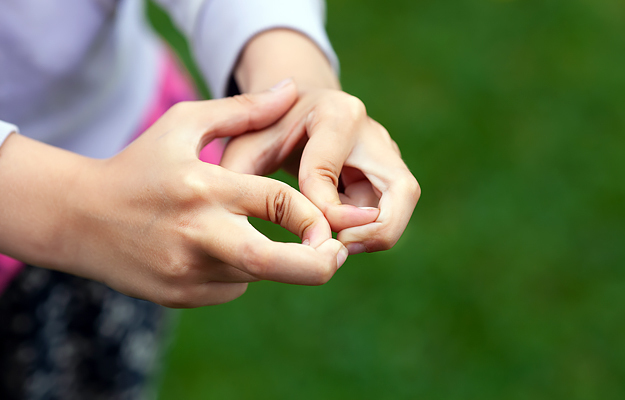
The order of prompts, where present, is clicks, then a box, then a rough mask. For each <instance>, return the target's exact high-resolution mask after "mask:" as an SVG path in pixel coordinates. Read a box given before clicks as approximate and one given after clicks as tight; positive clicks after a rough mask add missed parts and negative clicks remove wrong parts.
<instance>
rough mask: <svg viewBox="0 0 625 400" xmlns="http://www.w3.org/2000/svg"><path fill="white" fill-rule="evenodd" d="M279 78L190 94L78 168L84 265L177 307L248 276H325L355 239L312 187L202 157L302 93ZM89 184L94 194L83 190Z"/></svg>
mask: <svg viewBox="0 0 625 400" xmlns="http://www.w3.org/2000/svg"><path fill="white" fill-rule="evenodd" d="M296 98H297V90H296V88H295V84H294V83H292V82H289V83H286V86H283V87H282V88H280V89H277V90H275V91H267V92H263V93H259V94H256V95H244V96H239V97H235V98H228V99H223V100H215V101H205V102H194V103H180V104H178V105H176V106H174V107H173V108H172V109H171V110H169V111H168V112H167V113H166V114H165V115H164V116H163V117H162V118H161V119H160V120H158V121H157V122H156V123H155V124H154V125H153V126H152V127H151V128H150V129H149V130H148V131H146V132H145V133H144V134H143V135H142V136H141V137H139V138H138V139H137V140H136V141H135V142H133V143H132V144H131V145H130V146H128V148H126V149H125V150H124V151H122V152H121V153H120V154H118V155H117V156H115V157H113V158H111V159H108V160H103V161H97V162H94V164H95V165H94V166H93V168H90V169H88V170H85V173H83V174H81V175H80V178H79V179H80V180H81V181H80V184H83V185H85V186H86V187H87V188H88V189H89V190H88V192H87V193H86V195H83V196H82V197H81V198H78V199H76V200H77V202H78V204H80V206H79V208H78V209H77V210H75V212H73V214H72V215H73V217H72V220H71V221H70V223H71V226H72V227H73V228H74V229H75V230H76V235H77V237H76V241H75V243H77V244H79V245H77V246H76V249H75V252H74V254H75V265H74V267H75V270H76V271H75V272H76V273H78V274H80V275H83V276H87V277H90V278H94V279H97V280H100V281H103V282H105V283H106V284H108V285H109V286H111V287H112V288H114V289H116V290H119V291H121V292H123V293H126V294H128V295H130V296H134V297H139V298H144V299H148V300H151V301H154V302H156V303H160V304H163V305H166V306H169V307H196V306H202V305H208V304H217V303H223V302H227V301H230V300H233V299H235V298H236V297H238V296H240V295H241V294H243V292H244V291H245V289H246V287H247V282H251V281H256V280H261V279H267V280H273V281H278V282H286V283H293V284H303V285H319V284H323V283H325V282H326V281H327V280H328V279H330V278H331V277H332V275H333V274H334V273H335V272H336V270H337V268H338V267H340V265H341V264H342V263H343V262H344V261H345V258H346V257H347V250H346V249H345V247H343V245H342V244H341V243H340V242H338V241H336V240H334V239H332V237H331V231H330V226H329V225H328V222H327V221H326V220H325V218H324V216H323V214H322V213H321V211H319V209H317V207H315V206H314V205H313V204H312V203H311V202H310V201H309V200H308V199H306V198H305V197H304V196H303V195H302V194H300V193H299V192H297V191H296V190H294V189H292V188H291V187H289V186H288V185H286V184H283V183H281V182H278V181H275V180H271V179H268V178H263V177H257V176H252V175H242V174H239V173H236V172H232V171H228V170H226V169H224V168H222V167H219V166H214V165H210V164H206V163H203V162H201V161H199V160H198V158H197V156H198V152H199V150H200V149H201V148H202V147H203V146H204V145H205V144H207V143H208V142H209V141H211V140H213V139H214V138H218V137H225V136H236V135H239V134H242V133H244V132H248V131H254V130H258V129H263V128H266V127H267V126H269V125H271V124H272V123H273V122H274V121H276V120H277V119H278V118H280V117H281V116H282V115H283V114H284V113H285V112H286V111H287V110H288V109H289V108H290V107H291V106H292V104H293V103H294V102H295V101H296ZM81 193H84V191H82V192H81ZM247 216H253V217H258V218H262V219H266V220H270V221H272V222H274V223H277V224H280V225H281V226H283V227H285V228H286V229H288V230H290V231H291V232H293V233H296V234H297V235H299V237H300V238H301V239H302V240H303V242H305V243H306V244H295V243H276V242H272V241H270V240H269V239H267V238H266V237H265V236H263V235H261V234H260V233H259V232H258V231H256V230H255V229H254V228H253V227H252V226H251V225H250V224H249V223H248V221H247Z"/></svg>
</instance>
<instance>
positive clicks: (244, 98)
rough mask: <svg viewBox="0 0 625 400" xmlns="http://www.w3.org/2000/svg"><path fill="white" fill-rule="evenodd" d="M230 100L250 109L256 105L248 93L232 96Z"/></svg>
mask: <svg viewBox="0 0 625 400" xmlns="http://www.w3.org/2000/svg"><path fill="white" fill-rule="evenodd" d="M232 99H233V100H234V101H235V102H237V103H239V104H240V105H242V106H244V107H250V106H253V105H255V104H256V102H255V101H254V97H252V96H251V95H250V94H248V93H243V94H237V95H236V96H233V97H232Z"/></svg>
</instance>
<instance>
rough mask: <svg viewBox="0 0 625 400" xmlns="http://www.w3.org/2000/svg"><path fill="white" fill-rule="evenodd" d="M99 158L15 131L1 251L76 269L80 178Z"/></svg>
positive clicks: (5, 183) (7, 152)
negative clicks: (76, 222) (92, 157)
mask: <svg viewBox="0 0 625 400" xmlns="http://www.w3.org/2000/svg"><path fill="white" fill-rule="evenodd" d="M94 161H95V160H91V159H88V158H86V157H82V156H79V155H77V154H74V153H71V152H68V151H64V150H61V149H58V148H55V147H52V146H48V145H46V144H43V143H40V142H37V141H35V140H32V139H28V138H26V137H24V136H21V135H19V134H12V135H10V136H9V137H8V138H7V139H6V141H5V142H4V144H3V146H2V150H1V154H0V192H1V193H3V195H2V196H0V221H1V223H2V229H0V252H3V253H5V254H7V255H9V256H12V257H14V258H17V259H19V260H21V261H24V262H26V263H29V264H33V265H37V266H41V267H46V268H51V269H57V270H62V271H66V272H72V271H71V270H72V269H73V266H74V265H75V263H74V254H75V249H76V247H77V246H78V244H77V243H76V241H75V240H76V238H77V237H79V234H78V235H77V232H76V226H75V223H74V218H73V217H72V214H73V212H74V209H75V204H74V199H75V198H76V192H77V191H79V190H80V188H79V187H78V182H79V179H78V176H79V175H80V174H84V173H85V172H86V170H88V168H89V165H90V164H92V162H94Z"/></svg>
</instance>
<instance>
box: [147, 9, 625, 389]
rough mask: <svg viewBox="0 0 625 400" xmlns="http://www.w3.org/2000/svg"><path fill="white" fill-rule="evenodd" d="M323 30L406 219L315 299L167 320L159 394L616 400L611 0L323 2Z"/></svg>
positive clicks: (616, 34)
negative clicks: (378, 128) (408, 210)
mask: <svg viewBox="0 0 625 400" xmlns="http://www.w3.org/2000/svg"><path fill="white" fill-rule="evenodd" d="M149 15H150V17H151V19H152V21H153V22H154V24H155V25H156V26H157V28H158V29H159V30H160V31H161V32H162V33H163V34H164V35H165V36H166V37H167V38H168V39H169V40H170V41H171V42H172V43H173V44H174V46H175V47H176V48H177V49H178V51H179V52H180V54H181V55H182V56H183V58H185V59H186V60H188V51H187V50H186V49H185V43H184V41H183V40H181V38H180V36H177V35H176V34H175V32H173V31H172V28H171V24H170V23H169V22H168V20H167V19H166V18H165V17H164V15H163V14H162V13H161V12H159V10H158V9H156V8H155V7H154V6H153V5H151V6H150V7H149ZM327 29H328V31H329V34H330V38H331V40H332V43H333V45H334V47H335V50H336V52H337V53H338V55H339V57H340V59H341V71H342V82H343V85H344V89H345V90H346V91H347V92H349V93H352V94H354V95H356V96H358V97H360V98H361V99H362V100H363V101H364V102H365V104H366V105H367V107H368V110H369V113H370V115H371V116H372V117H373V118H375V119H377V120H378V121H380V122H381V123H382V124H383V125H385V126H386V127H387V129H388V130H389V131H390V133H391V134H392V136H393V137H394V138H395V140H396V141H397V143H398V144H399V146H400V148H401V149H402V153H403V156H404V159H405V160H406V163H407V164H408V166H409V167H410V169H411V170H412V172H413V173H414V174H415V176H416V177H417V179H418V180H419V182H420V183H421V186H422V188H423V195H422V198H421V200H420V201H419V204H418V206H417V208H416V210H415V213H414V215H413V218H412V221H411V223H410V225H409V226H408V228H407V230H406V232H405V234H404V236H403V238H402V239H401V240H400V242H399V243H398V244H397V246H396V247H395V248H394V249H393V250H390V251H387V252H383V253H378V254H364V255H357V256H353V257H350V258H349V260H348V261H347V263H346V265H345V266H344V267H343V268H342V269H341V270H340V271H339V272H338V273H337V275H336V276H335V277H334V278H333V279H332V280H331V281H330V282H329V283H328V284H326V285H325V286H322V287H312V288H311V287H296V286H288V285H281V284H275V283H269V282H261V283H255V284H252V285H250V288H249V290H248V292H247V293H246V294H245V295H244V296H243V297H242V298H240V299H238V300H236V301H234V302H232V303H229V304H225V305H221V306H217V307H206V308H202V309H196V310H187V311H183V312H182V313H181V314H180V320H179V325H178V328H177V331H176V334H175V338H174V341H173V343H172V344H171V347H170V348H169V352H168V354H167V357H166V365H165V368H164V372H163V375H162V377H161V380H160V399H162V400H165V399H205V398H213V399H295V398H296V399H321V398H323V399H480V400H484V399H624V398H625V268H624V267H625V182H624V180H625V154H624V153H625V2H623V1H622V0H542V1H538V0H516V1H504V0H500V1H494V0H436V1H435V0H412V1H407V0H405V1H393V2H380V1H376V0H366V1H365V0H328V26H327ZM279 177H281V178H284V177H285V175H279ZM289 182H291V183H293V182H294V181H293V180H290V181H289ZM262 229H264V230H268V231H269V232H270V234H271V235H273V237H278V238H280V237H282V236H280V233H279V232H277V230H275V229H271V227H267V226H266V225H263V226H262ZM276 235H277V236H276Z"/></svg>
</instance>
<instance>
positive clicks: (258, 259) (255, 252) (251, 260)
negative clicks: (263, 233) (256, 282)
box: [243, 244, 269, 279]
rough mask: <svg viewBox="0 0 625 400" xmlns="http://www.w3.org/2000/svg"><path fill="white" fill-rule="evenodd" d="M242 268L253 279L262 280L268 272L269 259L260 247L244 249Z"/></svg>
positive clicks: (247, 246)
mask: <svg viewBox="0 0 625 400" xmlns="http://www.w3.org/2000/svg"><path fill="white" fill-rule="evenodd" d="M243 251H244V254H243V266H244V268H245V269H246V271H247V272H248V273H249V274H250V275H252V276H253V277H255V278H258V279H263V278H264V277H266V276H267V273H268V271H269V257H268V255H267V251H266V250H264V248H263V247H262V246H253V245H249V244H248V245H246V246H245V247H244V250H243Z"/></svg>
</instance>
